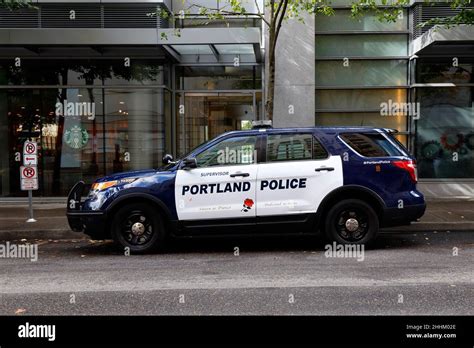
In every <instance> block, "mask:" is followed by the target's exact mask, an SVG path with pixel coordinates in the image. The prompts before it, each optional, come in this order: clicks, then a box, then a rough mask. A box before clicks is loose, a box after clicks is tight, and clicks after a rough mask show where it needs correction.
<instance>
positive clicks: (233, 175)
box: [230, 173, 250, 178]
mask: <svg viewBox="0 0 474 348" xmlns="http://www.w3.org/2000/svg"><path fill="white" fill-rule="evenodd" d="M238 176H241V177H244V178H246V177H247V176H250V174H249V173H234V174H230V177H231V178H236V177H238Z"/></svg>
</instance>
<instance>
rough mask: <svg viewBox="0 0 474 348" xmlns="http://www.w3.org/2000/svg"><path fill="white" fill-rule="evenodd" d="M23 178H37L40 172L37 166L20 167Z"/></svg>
mask: <svg viewBox="0 0 474 348" xmlns="http://www.w3.org/2000/svg"><path fill="white" fill-rule="evenodd" d="M20 172H21V178H22V179H37V178H38V172H37V170H36V167H23V166H22V167H20Z"/></svg>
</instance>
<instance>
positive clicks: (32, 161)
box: [23, 155, 38, 167]
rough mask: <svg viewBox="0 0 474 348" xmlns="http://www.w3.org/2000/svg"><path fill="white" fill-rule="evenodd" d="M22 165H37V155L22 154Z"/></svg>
mask: <svg viewBox="0 0 474 348" xmlns="http://www.w3.org/2000/svg"><path fill="white" fill-rule="evenodd" d="M23 165H24V166H26V167H36V166H37V165H38V155H23Z"/></svg>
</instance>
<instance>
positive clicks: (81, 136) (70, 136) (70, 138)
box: [64, 126, 89, 149]
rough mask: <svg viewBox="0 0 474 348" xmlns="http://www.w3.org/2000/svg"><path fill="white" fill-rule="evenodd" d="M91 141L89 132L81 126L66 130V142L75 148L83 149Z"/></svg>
mask: <svg viewBox="0 0 474 348" xmlns="http://www.w3.org/2000/svg"><path fill="white" fill-rule="evenodd" d="M88 141H89V133H87V131H86V130H85V129H82V128H80V127H79V126H73V127H71V128H69V129H68V130H66V131H65V132H64V142H65V143H66V144H67V145H68V146H69V147H71V148H73V149H82V148H83V147H84V146H86V144H87V142H88Z"/></svg>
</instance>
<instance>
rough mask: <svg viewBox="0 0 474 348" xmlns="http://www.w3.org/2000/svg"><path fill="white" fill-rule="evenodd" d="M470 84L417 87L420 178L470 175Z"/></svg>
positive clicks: (473, 120)
mask: <svg viewBox="0 0 474 348" xmlns="http://www.w3.org/2000/svg"><path fill="white" fill-rule="evenodd" d="M473 92H474V89H473V88H472V87H457V88H419V89H418V90H417V93H418V98H419V101H420V103H421V117H420V119H419V120H418V124H417V135H416V136H417V139H416V142H417V149H416V150H417V159H418V170H419V173H420V177H421V178H473V177H474V108H473Z"/></svg>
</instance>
